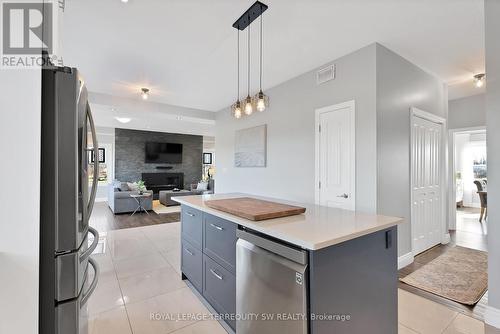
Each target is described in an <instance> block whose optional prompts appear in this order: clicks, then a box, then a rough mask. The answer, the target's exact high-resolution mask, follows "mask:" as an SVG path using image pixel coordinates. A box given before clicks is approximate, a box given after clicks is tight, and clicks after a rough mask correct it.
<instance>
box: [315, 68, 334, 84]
mask: <svg viewBox="0 0 500 334" xmlns="http://www.w3.org/2000/svg"><path fill="white" fill-rule="evenodd" d="M333 79H335V64H333V65H329V66H327V67H324V68H322V69H321V70H319V71H318V72H316V83H317V84H318V85H321V84H323V83H325V82H327V81H330V80H333Z"/></svg>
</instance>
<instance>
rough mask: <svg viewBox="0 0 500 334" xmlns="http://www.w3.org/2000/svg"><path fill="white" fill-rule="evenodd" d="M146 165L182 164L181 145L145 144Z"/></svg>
mask: <svg viewBox="0 0 500 334" xmlns="http://www.w3.org/2000/svg"><path fill="white" fill-rule="evenodd" d="M146 163H150V164H161V163H166V164H180V163H182V144H174V143H154V142H147V143H146Z"/></svg>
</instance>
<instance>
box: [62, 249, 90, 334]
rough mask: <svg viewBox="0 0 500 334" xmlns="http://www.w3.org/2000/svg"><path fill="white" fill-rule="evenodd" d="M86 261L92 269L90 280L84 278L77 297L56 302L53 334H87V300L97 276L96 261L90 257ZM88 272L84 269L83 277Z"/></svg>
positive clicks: (87, 274)
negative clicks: (92, 273)
mask: <svg viewBox="0 0 500 334" xmlns="http://www.w3.org/2000/svg"><path fill="white" fill-rule="evenodd" d="M88 263H89V264H90V265H91V266H92V267H93V270H94V275H92V281H89V280H88V279H86V280H85V283H84V286H83V289H82V291H81V292H80V294H79V296H78V297H77V298H74V299H71V300H69V301H66V302H63V303H58V304H56V307H55V331H54V334H88V312H87V301H88V299H89V297H90V296H91V295H92V293H93V292H94V290H95V288H96V286H97V279H98V277H99V267H98V266H97V263H96V262H95V261H94V260H93V259H91V258H89V259H88ZM89 274H90V272H89V271H88V270H86V273H85V277H86V278H88V277H89Z"/></svg>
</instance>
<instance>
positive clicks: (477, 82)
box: [474, 73, 486, 88]
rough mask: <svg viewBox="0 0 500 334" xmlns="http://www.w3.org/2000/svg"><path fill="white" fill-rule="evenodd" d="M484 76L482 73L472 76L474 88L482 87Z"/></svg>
mask: <svg viewBox="0 0 500 334" xmlns="http://www.w3.org/2000/svg"><path fill="white" fill-rule="evenodd" d="M485 76H486V75H485V74H484V73H480V74H476V75H475V76H474V86H476V87H477V88H481V87H483V86H484V79H485Z"/></svg>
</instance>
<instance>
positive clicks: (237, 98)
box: [236, 29, 240, 101]
mask: <svg viewBox="0 0 500 334" xmlns="http://www.w3.org/2000/svg"><path fill="white" fill-rule="evenodd" d="M236 30H237V31H238V38H237V39H236V40H237V43H238V46H237V50H238V69H237V73H238V84H237V86H238V96H237V97H236V101H239V100H240V29H236Z"/></svg>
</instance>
